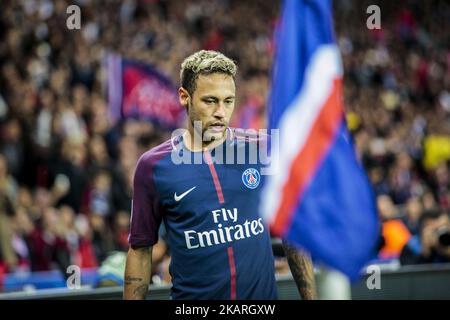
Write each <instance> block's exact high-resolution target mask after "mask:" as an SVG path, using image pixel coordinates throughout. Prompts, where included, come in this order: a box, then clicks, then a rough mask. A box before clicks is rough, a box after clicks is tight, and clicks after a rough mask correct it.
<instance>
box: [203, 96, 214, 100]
mask: <svg viewBox="0 0 450 320" xmlns="http://www.w3.org/2000/svg"><path fill="white" fill-rule="evenodd" d="M200 99H203V100H206V99H216V100H218V99H219V98H217V97H216V96H202V97H201V98H200Z"/></svg>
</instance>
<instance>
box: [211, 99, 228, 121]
mask: <svg viewBox="0 0 450 320" xmlns="http://www.w3.org/2000/svg"><path fill="white" fill-rule="evenodd" d="M213 115H214V117H216V118H219V119H222V118H225V106H224V104H223V102H219V103H218V104H217V108H216V110H215V111H214V114H213Z"/></svg>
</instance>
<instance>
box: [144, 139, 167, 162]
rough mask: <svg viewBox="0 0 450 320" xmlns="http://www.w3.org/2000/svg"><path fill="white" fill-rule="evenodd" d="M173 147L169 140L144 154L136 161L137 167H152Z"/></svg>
mask: <svg viewBox="0 0 450 320" xmlns="http://www.w3.org/2000/svg"><path fill="white" fill-rule="evenodd" d="M172 148H173V145H172V141H171V139H169V140H166V141H164V142H163V143H161V144H159V145H157V146H156V147H153V148H151V149H150V150H148V151H146V152H144V153H143V154H142V155H141V157H140V158H139V160H138V165H141V166H146V167H152V166H154V165H155V164H156V163H157V162H158V161H160V160H162V159H163V158H164V157H165V156H167V155H169V154H170V153H171V151H172Z"/></svg>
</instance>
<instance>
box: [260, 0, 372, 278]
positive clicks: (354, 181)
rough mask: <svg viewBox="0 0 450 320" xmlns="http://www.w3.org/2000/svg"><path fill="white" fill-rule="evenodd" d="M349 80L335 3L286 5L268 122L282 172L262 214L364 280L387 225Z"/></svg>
mask: <svg viewBox="0 0 450 320" xmlns="http://www.w3.org/2000/svg"><path fill="white" fill-rule="evenodd" d="M342 77H343V71H342V63H341V58H340V53H339V49H338V47H337V45H336V44H335V41H334V34H333V22H332V2H331V1H330V0H308V1H307V0H285V1H284V3H283V9H282V17H281V20H280V24H279V26H278V29H277V31H276V56H275V60H274V66H273V75H272V91H271V102H270V110H269V119H268V123H269V125H270V128H271V129H279V136H280V139H279V141H273V142H272V147H273V148H272V150H279V155H278V156H277V157H275V158H274V159H275V163H274V164H273V165H274V166H275V168H278V171H277V173H276V174H273V175H269V176H267V178H266V179H267V180H266V183H265V186H264V190H263V196H262V199H263V200H262V202H261V212H262V214H263V216H264V217H265V218H266V220H267V221H268V222H269V224H270V226H271V230H272V232H273V233H274V234H275V235H278V236H281V237H284V238H286V239H287V240H288V241H290V242H291V243H293V244H295V245H297V246H299V247H302V248H304V249H306V250H307V251H308V252H309V253H310V254H311V257H312V258H313V260H314V261H315V262H319V263H323V264H325V265H327V266H329V267H332V268H334V269H337V270H339V271H341V272H343V273H345V274H346V275H347V276H348V277H349V278H350V279H352V280H356V279H357V278H358V277H359V274H360V271H361V269H362V268H363V267H364V265H365V264H367V263H368V262H369V260H370V259H372V258H374V257H375V255H376V251H375V246H376V242H377V239H378V235H379V220H378V215H377V210H376V204H375V198H374V194H373V192H372V189H371V185H370V183H369V180H368V179H367V176H366V173H365V171H364V169H363V168H362V165H361V164H360V163H359V161H358V160H357V157H356V154H355V151H354V145H353V143H352V139H351V136H350V134H349V131H348V129H347V126H346V123H345V117H344V106H343V98H342ZM275 144H278V145H277V148H275V147H274V145H275Z"/></svg>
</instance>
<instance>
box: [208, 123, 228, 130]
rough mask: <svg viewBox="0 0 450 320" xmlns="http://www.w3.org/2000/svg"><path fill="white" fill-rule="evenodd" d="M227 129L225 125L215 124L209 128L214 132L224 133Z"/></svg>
mask: <svg viewBox="0 0 450 320" xmlns="http://www.w3.org/2000/svg"><path fill="white" fill-rule="evenodd" d="M224 129H225V125H224V124H223V123H214V124H211V125H209V126H208V130H211V131H214V132H222V131H223V130H224Z"/></svg>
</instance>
